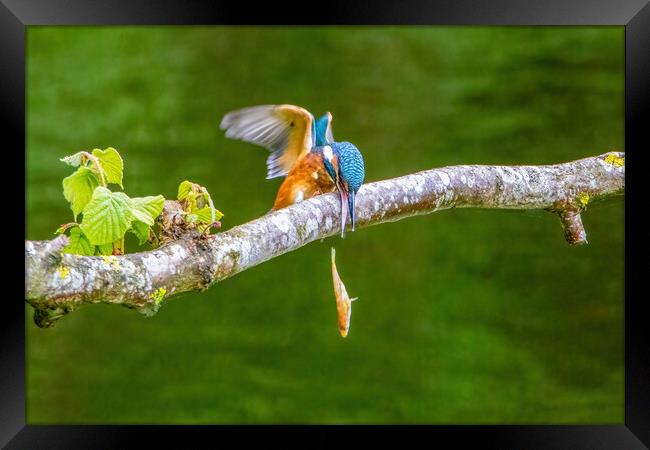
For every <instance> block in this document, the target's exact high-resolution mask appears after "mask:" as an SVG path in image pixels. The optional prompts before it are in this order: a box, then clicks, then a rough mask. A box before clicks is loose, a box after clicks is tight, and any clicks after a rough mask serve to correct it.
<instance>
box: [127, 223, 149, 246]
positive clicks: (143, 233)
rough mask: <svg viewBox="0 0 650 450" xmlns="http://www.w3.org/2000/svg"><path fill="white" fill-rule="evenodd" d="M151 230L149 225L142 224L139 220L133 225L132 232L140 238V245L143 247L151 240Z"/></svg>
mask: <svg viewBox="0 0 650 450" xmlns="http://www.w3.org/2000/svg"><path fill="white" fill-rule="evenodd" d="M149 230H151V228H150V227H149V225H147V224H146V223H144V222H140V221H139V220H135V221H133V223H132V224H131V230H130V231H131V232H133V234H135V235H136V236H137V237H138V244H139V245H142V244H144V243H145V242H147V241H148V240H149Z"/></svg>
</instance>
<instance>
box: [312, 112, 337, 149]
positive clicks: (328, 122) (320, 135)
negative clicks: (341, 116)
mask: <svg viewBox="0 0 650 450" xmlns="http://www.w3.org/2000/svg"><path fill="white" fill-rule="evenodd" d="M314 135H315V141H316V146H317V147H322V146H323V145H326V144H328V143H330V142H334V136H333V135H332V113H330V112H326V113H325V114H323V115H322V116H320V117H319V118H318V119H317V120H316V122H314Z"/></svg>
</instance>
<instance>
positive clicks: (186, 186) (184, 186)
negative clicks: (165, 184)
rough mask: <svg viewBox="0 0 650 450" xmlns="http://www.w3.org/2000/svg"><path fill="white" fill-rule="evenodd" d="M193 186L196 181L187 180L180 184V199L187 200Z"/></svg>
mask: <svg viewBox="0 0 650 450" xmlns="http://www.w3.org/2000/svg"><path fill="white" fill-rule="evenodd" d="M192 186H194V183H192V182H191V181H187V180H185V181H183V182H182V183H181V184H179V185H178V196H177V198H178V201H181V200H185V199H186V198H187V196H188V194H189V193H190V192H192Z"/></svg>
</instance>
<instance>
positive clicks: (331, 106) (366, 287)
mask: <svg viewBox="0 0 650 450" xmlns="http://www.w3.org/2000/svg"><path fill="white" fill-rule="evenodd" d="M27 38H28V53H27V60H28V67H27V70H28V72H27V75H28V86H27V98H28V113H27V122H28V130H27V141H28V149H27V156H26V160H27V198H26V202H27V229H26V237H27V238H28V239H50V238H52V237H53V232H54V230H56V228H57V227H58V226H59V224H62V223H65V222H69V221H71V220H72V213H71V211H70V209H69V206H68V204H67V203H66V201H65V199H64V198H63V194H62V187H61V180H62V179H63V178H64V177H65V176H67V175H68V174H69V173H71V168H70V167H69V166H66V165H65V164H64V163H62V162H59V161H58V159H59V158H61V157H63V156H65V155H68V154H72V153H74V152H77V151H80V150H89V149H92V148H97V147H99V148H106V147H109V146H113V147H115V148H117V149H118V150H119V151H120V153H121V154H122V156H123V158H124V160H125V176H124V186H125V191H126V192H127V193H128V194H129V195H131V196H144V195H155V194H163V195H165V196H166V197H168V198H173V197H174V196H175V194H176V189H177V186H178V184H179V183H180V182H181V181H182V180H185V179H189V180H192V181H194V182H197V183H200V184H202V185H204V186H206V187H207V188H208V189H209V190H210V193H211V194H212V196H213V198H214V199H215V202H216V206H217V207H218V208H219V209H220V210H221V211H223V212H224V213H225V217H224V218H223V220H222V223H223V228H224V229H228V228H230V227H232V226H234V225H237V224H240V223H243V222H246V221H248V220H251V219H254V218H256V217H259V216H260V215H263V214H264V213H266V211H268V209H269V208H270V206H271V205H272V203H273V200H274V196H275V191H276V190H277V188H278V186H279V184H280V182H281V180H280V179H274V180H266V179H265V170H266V166H265V159H266V156H267V152H266V151H265V150H264V149H262V148H259V147H255V146H253V145H251V144H246V143H242V142H238V141H232V140H227V139H225V138H224V136H223V133H222V132H221V131H220V130H219V127H218V125H219V122H220V120H221V117H222V116H223V115H224V114H225V113H226V112H228V111H230V110H232V109H236V108H241V107H245V106H252V105H258V104H267V103H292V104H297V105H301V106H304V107H306V108H307V109H309V110H310V111H312V112H313V113H314V114H316V115H320V114H322V113H323V112H325V111H331V112H332V113H333V115H334V124H333V126H334V136H335V137H336V138H337V139H338V140H349V141H351V142H354V143H355V144H356V145H357V146H358V147H359V148H360V149H361V151H362V152H363V154H364V157H365V163H366V181H375V180H380V179H384V178H391V177H395V176H398V175H403V174H406V173H410V172H414V171H419V170H423V169H428V168H433V167H441V166H446V165H453V164H546V163H558V162H563V161H569V160H573V159H577V158H581V157H586V156H592V155H597V154H601V153H604V152H606V151H609V150H613V149H616V150H621V149H622V148H623V142H624V140H623V137H624V134H623V130H624V129H623V124H624V122H623V119H624V116H623V106H624V103H623V101H624V99H623V89H624V72H623V70H624V59H623V55H624V54H623V50H624V29H623V27H601V28H585V27H548V28H519V27H503V28H483V27H476V28H465V27H368V28H364V27H300V28H282V27H259V28H248V27H244V28H237V27H138V28H130V27H119V28H118V27H88V28H87V27H29V29H28V33H27ZM584 222H585V225H586V228H587V233H588V238H589V245H587V246H581V247H570V246H569V245H567V244H566V242H565V241H564V239H563V235H562V230H561V227H560V223H559V220H558V219H557V217H555V216H554V215H552V214H550V213H547V212H543V211H530V212H524V211H492V210H449V211H443V212H439V213H435V214H431V215H428V216H422V217H417V218H411V219H408V220H403V221H400V222H396V223H389V224H384V225H381V226H376V227H371V228H368V229H362V230H358V231H357V232H355V233H348V235H347V236H346V238H345V240H341V239H340V238H339V237H333V238H328V239H326V240H325V241H323V242H315V243H312V244H310V245H308V246H306V247H304V248H301V249H299V250H298V251H295V252H292V253H290V254H287V255H284V256H282V257H280V258H277V259H274V260H272V261H270V262H268V263H265V264H262V265H260V266H258V267H255V268H253V269H250V270H247V271H246V272H244V273H241V274H239V275H237V276H235V277H233V278H231V279H228V280H226V281H224V282H222V283H220V284H218V285H215V286H213V287H212V288H211V289H210V290H208V291H206V292H202V293H192V294H183V295H179V296H178V297H176V299H175V300H173V301H171V302H170V303H169V304H167V305H165V306H164V307H163V308H162V309H161V311H160V312H159V313H158V314H157V315H156V316H154V317H153V318H145V317H143V316H141V315H139V314H137V313H136V312H134V311H131V310H128V309H126V308H121V307H116V306H107V305H93V306H89V307H85V308H82V309H80V310H79V311H76V312H75V313H73V314H71V315H69V316H68V317H65V318H64V319H62V320H61V321H60V322H59V323H58V324H57V326H56V327H54V328H52V329H39V328H37V327H36V326H35V325H34V324H33V322H32V309H31V307H29V306H26V314H25V320H26V328H27V421H28V423H30V424H44V423H279V422H283V423H285V422H289V423H320V422H324V423H392V422H398V423H623V421H624V411H623V393H624V389H623V386H624V385H623V375H624V372H623V238H624V234H623V223H624V222H623V198H622V197H618V198H613V199H609V200H605V201H602V202H600V203H597V204H594V205H590V206H589V209H588V211H587V213H585V214H584ZM133 244H134V242H133V241H129V242H128V245H129V246H130V248H131V251H135V248H136V247H135V246H134V245H133ZM330 246H336V249H337V262H338V267H339V272H340V274H341V276H342V278H343V280H344V281H345V283H346V285H347V287H348V291H349V292H350V294H351V295H353V296H358V297H359V298H360V299H359V301H358V302H355V304H354V314H353V315H352V324H351V328H350V334H349V335H348V337H347V338H346V339H342V338H341V337H340V336H339V333H338V330H337V321H336V307H335V301H334V296H333V292H332V284H331V283H332V281H331V272H330V259H329V250H330Z"/></svg>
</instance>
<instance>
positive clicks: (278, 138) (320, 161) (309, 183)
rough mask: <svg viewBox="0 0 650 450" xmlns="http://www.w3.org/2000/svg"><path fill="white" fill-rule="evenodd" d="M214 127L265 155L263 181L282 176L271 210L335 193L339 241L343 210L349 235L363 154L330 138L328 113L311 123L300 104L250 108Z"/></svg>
mask: <svg viewBox="0 0 650 450" xmlns="http://www.w3.org/2000/svg"><path fill="white" fill-rule="evenodd" d="M220 128H221V129H222V130H224V131H225V135H226V137H227V138H231V139H238V140H242V141H245V142H249V143H253V144H257V145H260V146H262V147H265V148H266V149H268V150H269V151H270V152H271V154H270V155H269V156H268V158H267V160H266V167H267V175H266V178H267V179H271V178H276V177H285V179H284V181H283V182H282V184H281V185H280V188H279V189H278V193H277V195H276V198H275V202H274V204H273V208H272V209H271V211H276V210H278V209H281V208H285V207H287V206H289V205H292V204H294V203H298V202H301V201H303V200H306V199H308V198H311V197H314V196H316V195H320V194H324V193H327V192H334V191H335V190H336V191H338V193H339V198H340V201H341V237H343V238H344V237H345V227H346V225H347V215H348V212H349V215H350V222H351V225H352V231H354V229H355V224H356V214H355V198H356V194H357V192H358V191H359V188H360V187H361V185H362V184H363V181H364V177H365V167H364V161H363V156H362V154H361V152H360V151H359V149H358V148H357V147H356V146H355V145H354V144H352V143H350V142H336V141H335V140H334V135H333V132H332V114H331V113H330V112H326V113H325V114H323V115H322V116H321V117H319V118H318V119H315V118H314V116H313V115H312V113H310V112H309V111H307V110H306V109H304V108H302V107H300V106H295V105H289V104H283V105H260V106H251V107H247V108H242V109H238V110H235V111H231V112H229V113H227V114H226V115H224V117H223V119H222V120H221V124H220Z"/></svg>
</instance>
